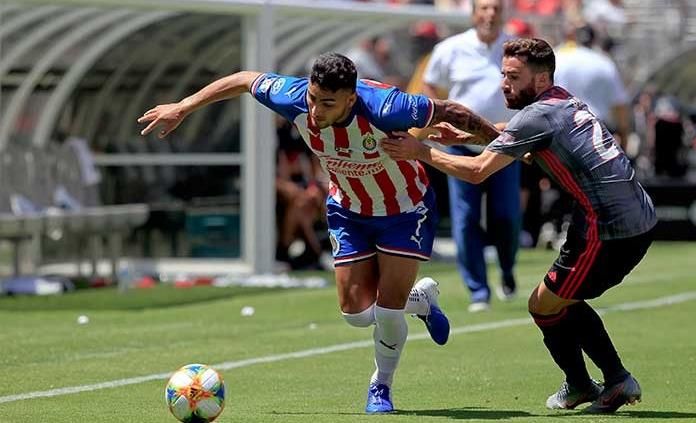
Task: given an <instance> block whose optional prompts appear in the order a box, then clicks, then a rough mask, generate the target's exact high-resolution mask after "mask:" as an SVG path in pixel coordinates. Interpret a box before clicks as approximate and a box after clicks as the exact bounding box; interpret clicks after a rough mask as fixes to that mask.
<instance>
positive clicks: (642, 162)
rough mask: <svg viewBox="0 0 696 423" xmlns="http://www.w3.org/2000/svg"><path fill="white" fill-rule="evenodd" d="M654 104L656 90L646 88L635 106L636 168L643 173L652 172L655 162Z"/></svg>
mask: <svg viewBox="0 0 696 423" xmlns="http://www.w3.org/2000/svg"><path fill="white" fill-rule="evenodd" d="M653 103H654V88H652V87H646V88H645V89H644V90H643V91H642V92H641V93H640V95H639V96H638V100H637V101H636V103H635V105H634V106H633V129H634V131H635V132H634V135H635V137H634V139H636V138H637V142H638V145H637V146H636V147H635V148H634V150H637V154H636V155H637V156H638V159H637V160H636V168H637V170H638V169H639V170H641V171H642V172H643V173H645V172H649V171H651V170H652V163H653V161H654V157H653V153H654V146H655V113H654V111H653ZM629 140H630V138H629ZM629 149H630V148H629Z"/></svg>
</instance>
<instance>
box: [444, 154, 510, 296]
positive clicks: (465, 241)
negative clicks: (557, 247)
mask: <svg viewBox="0 0 696 423" xmlns="http://www.w3.org/2000/svg"><path fill="white" fill-rule="evenodd" d="M448 151H449V152H450V153H452V154H457V155H460V156H474V155H476V154H475V153H472V152H471V151H470V150H469V149H467V148H466V147H461V146H456V147H450V148H449V149H448ZM447 179H448V185H449V201H450V216H451V219H452V238H453V239H454V241H455V243H456V244H457V267H458V269H459V273H460V274H461V277H462V279H463V280H464V282H465V283H466V286H467V287H468V288H469V291H470V292H471V301H472V302H479V301H489V300H490V297H491V290H490V287H489V286H488V277H487V275H486V261H485V258H484V254H483V249H484V247H485V246H486V244H487V242H486V241H487V237H486V235H487V236H488V240H490V242H491V243H492V244H493V245H495V247H496V249H497V250H498V263H499V265H500V270H501V274H502V276H503V280H506V279H508V278H513V268H514V266H515V259H516V256H517V248H518V245H519V233H520V224H521V212H520V163H519V162H517V161H516V162H513V163H511V164H510V165H508V166H507V167H505V168H503V169H501V170H499V171H498V172H496V173H494V174H493V175H491V176H490V177H489V178H488V179H487V180H486V181H485V182H483V183H482V184H480V185H474V184H470V183H468V182H464V181H462V180H461V179H457V178H454V177H451V176H450V177H448V178H447ZM484 192H485V193H486V194H487V207H486V209H487V224H486V227H487V233H486V232H484V230H483V228H482V226H481V200H482V196H483V193H484Z"/></svg>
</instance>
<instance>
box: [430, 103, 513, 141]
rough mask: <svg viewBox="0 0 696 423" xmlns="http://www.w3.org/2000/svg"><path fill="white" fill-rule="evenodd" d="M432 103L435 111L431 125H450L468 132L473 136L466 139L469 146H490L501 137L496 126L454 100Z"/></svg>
mask: <svg viewBox="0 0 696 423" xmlns="http://www.w3.org/2000/svg"><path fill="white" fill-rule="evenodd" d="M432 101H433V105H434V107H435V111H434V113H433V119H432V121H431V122H430V124H431V125H435V124H439V123H441V122H444V123H449V124H451V125H452V126H454V127H455V128H457V129H460V130H462V131H465V132H468V133H469V134H471V135H473V136H472V137H468V138H466V141H465V142H466V143H467V144H478V145H488V143H489V142H491V141H493V140H494V139H496V138H497V137H498V135H500V131H499V130H498V129H497V128H496V126H495V125H493V124H492V123H491V122H489V121H487V120H486V119H484V118H483V117H481V116H479V115H477V114H476V113H474V112H473V111H471V110H470V109H469V108H467V107H465V106H464V105H462V104H459V103H457V102H455V101H452V100H435V99H433V100H432ZM436 128H437V126H436Z"/></svg>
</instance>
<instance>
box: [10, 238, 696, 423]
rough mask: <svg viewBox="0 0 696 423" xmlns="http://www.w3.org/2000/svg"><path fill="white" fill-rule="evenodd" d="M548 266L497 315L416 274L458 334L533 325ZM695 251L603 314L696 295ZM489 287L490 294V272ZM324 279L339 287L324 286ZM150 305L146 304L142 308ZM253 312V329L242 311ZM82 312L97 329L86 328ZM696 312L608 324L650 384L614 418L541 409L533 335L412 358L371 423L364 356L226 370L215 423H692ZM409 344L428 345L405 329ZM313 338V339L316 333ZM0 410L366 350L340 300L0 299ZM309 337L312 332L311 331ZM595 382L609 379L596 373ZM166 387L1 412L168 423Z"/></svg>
mask: <svg viewBox="0 0 696 423" xmlns="http://www.w3.org/2000/svg"><path fill="white" fill-rule="evenodd" d="M554 257H555V254H554V253H552V252H544V251H523V252H522V253H521V255H520V260H519V265H518V268H517V273H518V278H519V283H520V291H521V295H520V297H519V298H518V299H516V300H515V301H513V302H510V303H499V302H494V304H493V305H494V307H493V310H492V311H491V312H488V313H479V314H475V315H471V314H469V313H467V312H466V304H467V294H466V291H465V289H464V288H463V286H462V285H461V282H460V280H459V276H458V275H457V273H456V271H455V270H454V266H453V265H452V264H448V263H434V264H429V265H426V266H424V267H423V268H422V272H421V273H423V274H429V275H432V276H434V277H436V278H437V279H438V280H440V282H441V287H442V295H441V304H442V306H443V308H444V309H445V310H446V311H447V312H448V314H449V316H450V319H451V321H452V326H453V327H455V328H456V327H462V326H466V325H471V324H476V323H484V322H495V321H503V320H507V319H519V318H526V317H527V313H526V296H527V294H528V293H529V292H530V290H531V289H532V288H533V286H534V285H536V284H537V283H538V281H539V280H540V278H541V277H542V276H543V274H544V273H545V271H546V270H547V269H548V267H549V264H550V263H551V261H552V260H553V258H554ZM695 260H696V243H658V244H655V245H654V246H653V247H652V248H651V250H650V252H649V253H648V256H647V257H646V259H645V260H644V261H643V262H642V263H641V265H640V266H639V267H638V268H637V269H636V270H635V271H634V273H632V274H631V275H630V276H629V278H628V279H627V280H626V281H625V282H624V283H623V284H621V285H620V286H619V287H617V288H614V289H612V290H610V291H609V292H607V293H606V294H605V295H604V296H603V297H602V298H600V299H597V300H595V301H593V305H595V306H598V307H606V306H611V305H615V304H621V303H626V302H633V301H642V300H649V299H655V298H660V297H665V296H669V295H675V294H679V293H684V292H693V291H696V263H695ZM491 276H492V277H491V280H497V276H496V274H495V271H493V272H491ZM329 277H330V276H329ZM148 304H151V306H148ZM246 305H251V306H253V307H254V308H255V309H256V313H255V314H254V316H252V317H242V316H241V315H240V309H241V308H242V307H243V306H246ZM80 314H87V315H88V316H89V317H90V319H91V322H90V323H89V324H88V325H82V326H80V325H77V323H76V318H77V316H78V315H80ZM695 318H696V300H694V301H688V302H684V303H679V304H673V305H669V306H664V307H660V308H654V309H643V310H634V311H625V312H618V311H617V312H609V313H607V314H606V315H605V316H604V320H605V324H606V326H607V328H608V330H609V332H610V334H612V336H613V339H614V341H615V343H616V344H617V346H618V349H619V352H620V354H621V356H622V358H623V360H624V362H625V364H626V365H627V366H628V367H629V369H630V370H631V371H633V373H634V374H635V375H636V376H637V378H638V379H639V380H640V382H641V384H642V386H643V392H644V401H643V403H641V404H639V405H638V406H634V407H625V408H623V409H622V410H621V411H620V412H619V413H618V414H617V415H615V416H608V417H588V416H584V415H581V414H578V413H577V412H552V411H548V410H546V409H545V408H544V402H545V400H546V397H547V396H548V395H549V394H550V393H552V392H553V391H554V390H555V389H556V388H557V387H558V385H559V383H560V382H561V379H562V376H561V373H560V371H559V370H558V369H557V368H556V366H555V365H554V364H553V362H552V361H551V359H550V357H549V356H548V353H547V352H546V350H545V348H544V346H543V344H542V342H541V335H540V333H539V331H538V329H537V328H536V327H534V326H533V325H531V324H524V325H519V326H514V327H508V328H503V329H494V330H487V331H480V332H474V333H465V334H457V335H454V336H452V338H451V339H450V342H449V343H448V344H447V345H446V346H444V347H438V346H435V345H434V344H433V343H432V342H431V341H429V340H415V341H412V342H409V343H408V344H407V347H406V350H405V353H404V356H403V360H402V363H401V366H400V369H399V372H398V373H397V376H396V381H395V385H394V401H395V405H396V407H397V408H398V409H399V410H400V411H399V412H398V413H396V414H394V415H388V416H365V415H363V413H362V410H363V407H364V401H365V392H366V388H367V382H368V378H369V376H370V374H371V373H372V370H373V364H372V350H371V348H369V347H363V348H356V349H351V350H346V351H340V352H333V353H328V354H323V355H315V356H310V357H305V358H293V359H286V360H282V361H277V362H272V363H265V364H254V365H251V366H246V367H240V368H234V369H230V370H224V371H222V372H221V373H222V374H223V376H224V377H225V379H226V382H227V390H228V395H227V401H226V404H227V405H226V410H225V411H224V413H223V414H222V416H221V417H220V419H219V420H218V421H220V422H307V421H310V422H312V423H318V422H361V421H370V422H377V421H379V422H391V421H394V422H402V421H403V422H421V421H425V422H428V421H433V422H437V421H442V422H445V421H457V420H459V421H496V420H500V421H514V422H557V421H558V422H562V421H573V422H586V421H591V422H595V421H596V422H619V421H621V422H629V421H630V422H633V421H640V422H663V421H664V422H687V421H696V397H694V392H696V336H694V334H696V324H694V323H693V322H694V319H695ZM408 321H409V325H410V328H411V334H418V333H422V332H423V331H424V327H423V325H422V323H421V322H420V321H419V320H417V319H411V318H408ZM312 323H313V324H314V325H311V324H312ZM0 325H1V326H0V327H1V328H2V329H1V330H0V375H1V378H0V380H2V383H0V397H4V396H8V395H14V394H21V393H27V392H33V391H42V390H48V389H53V388H60V387H69V386H75V385H84V384H93V383H99V382H105V381H111V380H118V379H123V378H129V377H136V376H145V375H150V374H158V373H166V372H171V371H173V370H175V369H177V368H178V367H180V366H181V365H183V364H187V363H193V362H203V363H208V364H215V363H222V362H228V361H237V360H244V359H250V358H255V357H262V356H269V355H274V354H283V353H288V352H294V351H302V350H307V349H311V348H319V347H326V346H331V345H336V344H343V343H347V342H354V341H365V340H369V339H370V337H371V335H370V332H369V331H368V330H361V329H355V328H351V327H349V326H347V325H346V324H345V322H344V321H343V320H342V318H341V317H340V314H339V313H338V308H337V304H336V294H335V291H334V289H333V288H327V289H316V290H274V291H259V290H255V291H246V290H243V289H232V288H230V289H219V288H208V287H202V288H196V289H193V290H186V289H174V288H169V287H159V288H158V289H156V290H154V291H151V290H143V291H132V292H130V293H128V294H126V295H119V294H118V293H117V292H116V291H113V290H94V291H88V292H87V291H83V292H76V293H72V294H68V295H65V296H63V297H56V298H0ZM312 328H313V329H312ZM590 371H591V373H592V374H593V375H594V376H595V377H598V378H601V375H600V374H599V372H598V371H597V370H596V369H595V368H594V367H592V366H590ZM164 383H165V381H164V380H156V381H150V382H144V383H140V384H135V385H130V386H124V387H117V388H110V389H103V390H96V391H92V392H82V393H78V394H71V395H62V396H57V397H52V398H39V399H28V400H22V401H15V402H9V403H3V404H0V422H2V423H5V422H8V423H10V422H11V423H33V422H41V423H43V422H51V423H53V422H56V423H62V422H76V421H85V422H163V423H166V422H169V423H172V422H175V421H176V420H175V419H174V418H173V417H172V416H171V415H169V412H168V411H167V409H166V407H165V405H164V400H163V395H164V393H163V387H164Z"/></svg>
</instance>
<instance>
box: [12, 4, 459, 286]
mask: <svg viewBox="0 0 696 423" xmlns="http://www.w3.org/2000/svg"><path fill="white" fill-rule="evenodd" d="M424 19H429V20H435V21H437V22H440V23H450V24H454V25H461V26H464V25H467V23H468V16H467V15H465V14H461V13H453V12H438V11H435V10H434V9H433V8H431V7H428V6H399V7H393V6H389V5H382V4H366V3H356V2H350V1H346V2H299V1H298V2H291V1H276V0H271V1H253V0H247V1H234V0H92V1H89V0H60V1H55V0H53V1H49V0H46V1H41V0H23V1H16V2H9V3H8V2H3V3H1V4H0V85H1V86H2V88H3V89H2V95H1V96H0V152H1V151H2V150H3V149H4V148H5V147H6V146H7V145H8V144H9V143H11V142H23V143H31V144H32V145H34V146H38V147H42V146H45V145H46V144H47V143H48V142H50V140H51V139H53V138H54V137H55V136H56V133H57V131H59V130H62V131H67V132H68V134H69V135H75V136H81V137H84V138H86V139H87V140H88V142H89V143H90V145H91V146H92V149H93V150H95V151H97V152H100V151H102V148H101V147H102V143H103V142H104V141H103V140H104V139H105V138H111V139H114V138H115V139H117V140H123V142H127V141H129V140H131V141H132V140H134V139H137V137H138V132H139V130H140V129H141V128H140V126H139V125H138V124H137V123H136V122H135V120H136V119H137V117H138V116H139V115H140V114H141V113H142V112H143V111H144V110H146V109H147V108H149V107H151V106H152V105H153V104H155V103H161V102H168V101H174V100H177V99H179V98H181V97H183V96H185V95H186V94H188V93H189V92H190V90H191V89H192V87H196V86H200V85H201V84H203V83H204V82H206V81H210V80H212V79H214V78H216V77H219V76H222V75H225V74H229V73H231V72H233V71H236V70H239V69H253V70H260V71H276V72H279V73H288V74H302V73H304V70H305V68H306V66H307V64H308V63H309V62H310V61H311V59H312V58H313V57H314V56H316V55H317V54H319V53H321V52H324V51H344V50H347V49H348V48H349V47H350V46H352V45H354V44H355V43H357V42H358V41H359V40H360V39H362V38H365V37H369V36H375V35H379V34H381V33H385V32H389V31H392V30H397V29H403V28H407V27H408V26H409V25H410V24H411V23H413V22H416V21H419V20H424ZM124 89H130V91H129V92H128V93H127V95H123V90H124ZM85 93H86V94H85ZM119 93H120V95H119ZM76 99H77V100H76ZM206 113H207V112H199V113H197V114H195V115H193V116H192V117H191V118H189V119H188V121H187V122H186V123H185V124H184V125H182V127H181V128H179V130H178V131H177V132H178V133H180V136H181V137H182V138H183V139H184V141H183V145H187V144H186V143H187V142H192V141H193V140H194V139H195V138H196V137H199V136H200V135H199V134H200V132H201V131H202V130H204V129H208V128H203V125H205V122H206ZM233 115H234V116H237V118H238V119H239V124H240V130H241V142H240V151H239V152H234V151H231V152H228V153H224V154H219V153H214V154H195V153H191V152H189V151H190V150H187V149H183V151H182V152H179V153H168V154H152V153H143V152H138V153H132V154H103V153H98V154H96V161H97V163H98V164H101V165H110V166H130V165H134V164H140V165H175V166H176V165H239V166H240V167H241V171H240V172H241V175H242V178H241V179H242V185H241V192H242V221H243V224H242V228H243V229H242V254H243V260H244V261H245V262H246V263H248V265H249V266H250V268H251V270H253V271H255V272H257V273H264V272H269V271H271V270H272V266H273V254H272V252H273V251H274V250H275V249H274V245H275V234H274V233H273V231H272V230H268V228H273V227H275V226H274V224H273V222H274V213H275V207H274V201H275V200H274V198H275V192H274V183H273V181H274V163H275V145H274V143H273V142H272V140H274V139H275V129H274V123H273V119H274V118H273V115H272V114H271V112H270V111H268V110H266V109H264V108H263V107H261V106H260V105H258V104H257V103H256V102H255V101H254V100H253V99H252V98H251V97H250V96H243V98H242V100H241V102H229V104H228V105H225V106H224V108H223V110H222V112H219V114H218V115H217V117H216V118H215V119H214V121H215V122H216V124H215V128H212V130H210V131H208V132H206V134H208V136H211V137H216V136H224V134H225V132H226V131H227V130H229V127H230V125H231V123H230V120H231V116H233ZM27 122H29V123H27ZM257 140H263V142H259V141H257Z"/></svg>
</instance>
